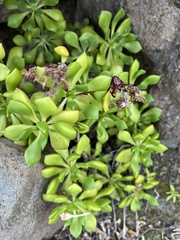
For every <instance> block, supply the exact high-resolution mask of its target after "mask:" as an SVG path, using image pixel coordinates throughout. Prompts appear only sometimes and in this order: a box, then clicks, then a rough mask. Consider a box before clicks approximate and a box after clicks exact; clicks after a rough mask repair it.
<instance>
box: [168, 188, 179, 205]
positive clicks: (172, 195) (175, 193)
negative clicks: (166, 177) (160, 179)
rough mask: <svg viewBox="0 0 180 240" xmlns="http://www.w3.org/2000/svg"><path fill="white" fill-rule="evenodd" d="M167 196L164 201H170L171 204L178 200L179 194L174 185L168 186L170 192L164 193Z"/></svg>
mask: <svg viewBox="0 0 180 240" xmlns="http://www.w3.org/2000/svg"><path fill="white" fill-rule="evenodd" d="M166 194H167V195H168V196H167V198H166V201H169V200H172V201H173V203H176V201H177V200H178V199H180V192H178V191H177V190H176V189H175V187H174V185H172V184H170V192H166Z"/></svg>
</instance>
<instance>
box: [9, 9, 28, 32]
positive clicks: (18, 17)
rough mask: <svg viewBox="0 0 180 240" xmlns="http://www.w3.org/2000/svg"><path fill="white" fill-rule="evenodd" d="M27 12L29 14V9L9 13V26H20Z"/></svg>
mask: <svg viewBox="0 0 180 240" xmlns="http://www.w3.org/2000/svg"><path fill="white" fill-rule="evenodd" d="M27 14H28V11H27V12H23V13H15V14H11V15H9V17H8V26H9V27H11V28H18V27H19V26H20V25H21V23H22V21H23V19H24V18H25V16H26V15H27Z"/></svg>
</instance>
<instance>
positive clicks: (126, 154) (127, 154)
mask: <svg viewBox="0 0 180 240" xmlns="http://www.w3.org/2000/svg"><path fill="white" fill-rule="evenodd" d="M132 155H133V153H132V151H131V148H128V149H124V150H122V151H120V152H119V153H118V155H117V156H116V161H117V162H122V163H127V162H129V161H130V160H131V158H132Z"/></svg>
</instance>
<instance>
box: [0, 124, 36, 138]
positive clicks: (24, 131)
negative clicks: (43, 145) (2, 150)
mask: <svg viewBox="0 0 180 240" xmlns="http://www.w3.org/2000/svg"><path fill="white" fill-rule="evenodd" d="M34 128H35V127H34V126H29V125H25V124H17V125H10V126H8V127H7V128H6V129H5V130H4V132H3V133H4V136H5V137H6V138H8V139H10V140H12V141H23V140H26V139H27V138H28V137H29V135H30V134H31V133H32V132H33V130H34Z"/></svg>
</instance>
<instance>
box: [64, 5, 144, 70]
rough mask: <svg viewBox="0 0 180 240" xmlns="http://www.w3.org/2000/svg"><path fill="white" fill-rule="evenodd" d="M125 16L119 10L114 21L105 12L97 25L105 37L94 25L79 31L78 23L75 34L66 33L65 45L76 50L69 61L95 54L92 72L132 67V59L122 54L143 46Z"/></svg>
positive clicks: (136, 51) (136, 50) (132, 51)
mask: <svg viewBox="0 0 180 240" xmlns="http://www.w3.org/2000/svg"><path fill="white" fill-rule="evenodd" d="M124 17H125V11H124V10H123V9H120V10H119V11H118V12H117V14H116V15H115V16H114V17H113V18H112V14H111V13H110V12H109V11H102V12H101V14H100V15H99V21H98V25H99V28H100V32H103V34H104V36H101V35H99V34H98V33H97V32H95V30H94V29H93V27H91V26H82V28H81V29H80V30H79V25H77V24H76V25H75V29H74V31H66V33H65V37H64V39H65V42H66V43H67V44H69V45H70V46H72V47H73V50H72V51H71V56H70V57H69V60H70V61H71V59H74V58H76V57H77V56H79V55H80V54H81V53H82V52H84V51H85V52H88V53H90V54H92V56H93V58H94V61H93V68H92V70H93V71H94V72H95V73H96V74H98V73H100V72H101V71H102V70H110V69H111V68H115V67H118V68H121V69H123V67H124V64H126V65H131V64H132V62H133V57H132V56H129V55H127V54H125V53H123V49H126V50H128V51H129V52H130V53H133V54H134V53H138V52H139V51H140V50H141V49H142V47H141V45H140V43H139V42H138V41H137V36H136V35H134V34H133V33H131V20H130V19H129V18H126V19H124ZM75 31H76V32H77V33H76V32H75ZM131 55H132V54H131Z"/></svg>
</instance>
